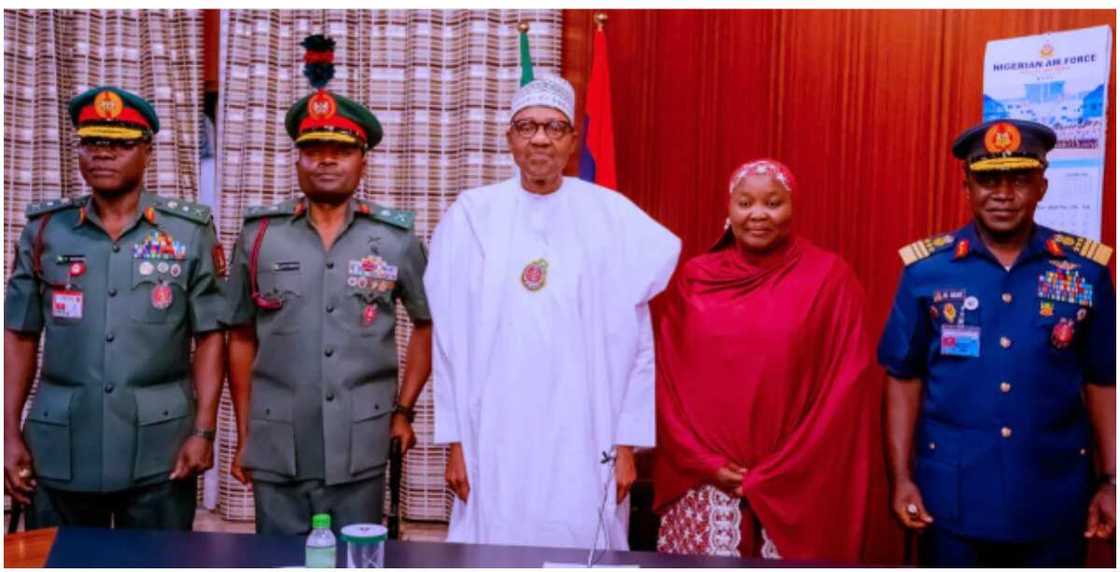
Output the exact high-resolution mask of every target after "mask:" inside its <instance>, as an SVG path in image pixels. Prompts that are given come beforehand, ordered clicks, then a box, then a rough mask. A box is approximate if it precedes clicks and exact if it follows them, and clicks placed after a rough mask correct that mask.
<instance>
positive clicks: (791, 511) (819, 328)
mask: <svg viewBox="0 0 1120 572" xmlns="http://www.w3.org/2000/svg"><path fill="white" fill-rule="evenodd" d="M732 242H733V241H732ZM668 298H669V299H668V300H667V301H666V306H665V311H664V312H663V313H662V315H661V318H660V320H659V321H658V327H657V343H658V345H657V423H658V427H657V434H658V441H659V445H658V449H657V452H656V460H655V465H654V485H655V499H654V506H655V509H656V510H658V511H663V510H665V509H666V508H668V506H670V505H671V504H672V503H673V502H675V501H676V500H678V499H679V498H680V497H681V496H682V495H683V494H684V493H686V492H687V491H688V490H689V489H692V488H694V487H696V486H699V485H701V484H704V483H705V482H708V479H709V478H710V475H712V474H713V473H714V472H715V471H716V469H718V468H719V467H721V466H723V465H724V464H725V463H726V462H728V461H731V462H734V463H737V464H738V465H740V466H743V467H746V468H747V469H748V473H747V475H746V476H745V477H744V481H743V494H744V496H745V497H746V498H747V500H748V502H749V505H750V509H751V510H752V511H753V512H754V514H755V516H757V517H758V519H759V521H760V522H761V523H762V526H763V528H765V529H766V532H767V534H768V535H769V536H770V538H772V539H773V541H774V544H775V545H776V546H777V548H778V550H779V552H781V554H782V557H783V558H792V559H826V560H831V561H835V562H856V561H861V560H863V561H867V560H874V561H882V560H893V559H894V558H893V557H890V556H884V554H888V553H894V552H895V549H894V548H895V546H899V545H895V546H890V547H888V546H881V544H882V543H884V542H888V543H889V542H896V540H893V539H890V538H887V537H889V536H892V534H891V532H890V531H885V530H884V528H885V527H887V526H888V520H887V519H888V517H887V513H886V511H887V503H888V498H887V489H886V483H885V469H884V462H883V449H882V429H881V406H882V390H883V385H882V383H883V378H882V376H881V375H880V374H878V372H876V371H875V370H874V369H873V368H872V363H873V361H872V349H871V345H870V341H869V338H868V332H867V329H866V324H865V320H864V294H863V289H862V288H861V287H860V285H859V282H858V281H857V280H856V277H855V275H854V274H853V272H852V270H851V268H850V267H849V266H848V265H847V264H846V263H845V262H844V261H843V260H842V259H840V258H839V257H838V256H836V255H834V254H832V253H830V252H827V251H825V250H822V249H820V248H818V247H816V246H815V245H813V244H811V243H809V242H807V241H805V240H804V239H799V238H792V239H791V240H790V242H789V243H787V244H786V245H784V246H783V247H781V248H780V249H779V251H777V252H774V253H772V254H771V255H769V256H767V257H765V259H763V260H762V261H755V262H749V261H748V260H747V258H746V257H745V256H744V255H743V254H742V253H741V252H740V251H739V250H738V249H737V248H736V247H735V246H733V245H732V246H730V247H725V248H722V249H719V250H716V251H714V252H710V253H707V254H703V255H700V256H697V257H696V258H693V259H692V260H690V261H689V262H688V263H687V264H686V265H685V266H684V268H682V269H681V270H680V272H679V273H678V276H677V277H676V279H675V280H674V282H673V285H672V289H671V291H670V294H669V296H668ZM871 528H873V529H875V530H869V529H871ZM870 536H875V537H877V538H875V539H870V538H869V537H870ZM868 540H871V542H872V543H874V544H876V545H877V546H871V547H870V548H871V549H872V550H875V551H876V552H878V554H870V553H869V551H868V550H867V549H865V546H864V545H865V543H867V542H868Z"/></svg>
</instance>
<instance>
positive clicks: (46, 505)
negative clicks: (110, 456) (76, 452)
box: [27, 477, 197, 530]
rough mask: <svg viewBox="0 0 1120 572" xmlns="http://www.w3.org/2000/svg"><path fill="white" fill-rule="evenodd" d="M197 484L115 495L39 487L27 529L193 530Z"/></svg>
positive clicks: (188, 481)
mask: <svg viewBox="0 0 1120 572" xmlns="http://www.w3.org/2000/svg"><path fill="white" fill-rule="evenodd" d="M195 483H196V479H195V477H190V478H186V479H176V480H174V481H166V482H163V483H156V484H154V485H148V486H143V487H136V488H132V489H125V490H123V491H116V492H112V493H88V492H75V491H63V490H59V489H52V488H50V487H48V486H45V485H43V484H42V483H40V484H39V487H38V488H37V489H36V491H35V496H34V497H33V498H32V499H31V509H30V510H28V512H27V529H28V530H32V529H35V528H47V527H52V526H61V525H69V526H89V527H99V528H109V527H110V526H112V527H114V528H166V529H172V530H190V529H191V526H192V525H193V524H194V511H195V508H196V507H195V505H196V502H197V499H196V498H195Z"/></svg>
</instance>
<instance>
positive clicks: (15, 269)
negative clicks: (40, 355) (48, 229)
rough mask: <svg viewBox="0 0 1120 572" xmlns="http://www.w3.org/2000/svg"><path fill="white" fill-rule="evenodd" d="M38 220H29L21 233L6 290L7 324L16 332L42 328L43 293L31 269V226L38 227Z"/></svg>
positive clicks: (32, 234) (5, 308)
mask: <svg viewBox="0 0 1120 572" xmlns="http://www.w3.org/2000/svg"><path fill="white" fill-rule="evenodd" d="M38 224H42V221H41V220H40V221H39V223H38ZM38 224H34V223H32V224H28V225H27V226H25V227H24V228H23V233H22V234H20V237H19V243H18V244H16V251H15V253H14V256H15V260H14V261H13V264H12V275H11V277H10V278H8V286H7V288H6V289H5V293H4V327H5V328H7V329H9V330H12V331H16V332H26V333H35V332H39V331H41V330H42V329H43V293H42V291H41V290H40V289H39V281H38V280H36V278H35V274H34V273H33V272H32V270H31V241H32V237H33V236H34V231H33V230H32V229H38Z"/></svg>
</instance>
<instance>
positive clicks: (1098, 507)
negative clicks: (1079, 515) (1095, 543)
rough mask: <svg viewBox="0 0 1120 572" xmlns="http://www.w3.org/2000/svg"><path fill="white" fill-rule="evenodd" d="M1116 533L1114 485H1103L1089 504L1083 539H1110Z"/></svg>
mask: <svg viewBox="0 0 1120 572" xmlns="http://www.w3.org/2000/svg"><path fill="white" fill-rule="evenodd" d="M1115 531H1116V485H1112V484H1108V483H1105V484H1103V485H1101V487H1100V488H1099V489H1097V494H1095V495H1093V500H1092V501H1090V502H1089V521H1088V523H1087V524H1086V525H1085V538H1100V539H1102V540H1105V539H1108V538H1112V534H1113V533H1114V532H1115Z"/></svg>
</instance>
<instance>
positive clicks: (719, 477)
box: [712, 463, 747, 498]
mask: <svg viewBox="0 0 1120 572" xmlns="http://www.w3.org/2000/svg"><path fill="white" fill-rule="evenodd" d="M746 474H747V469H746V468H745V467H740V466H739V465H736V464H735V463H727V464H726V465H724V466H722V467H720V468H719V469H717V470H716V472H715V475H713V476H712V484H713V485H715V487H716V488H718V489H719V490H721V491H723V492H725V493H727V494H729V495H731V496H733V497H736V498H738V497H741V496H743V477H744V476H746Z"/></svg>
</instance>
